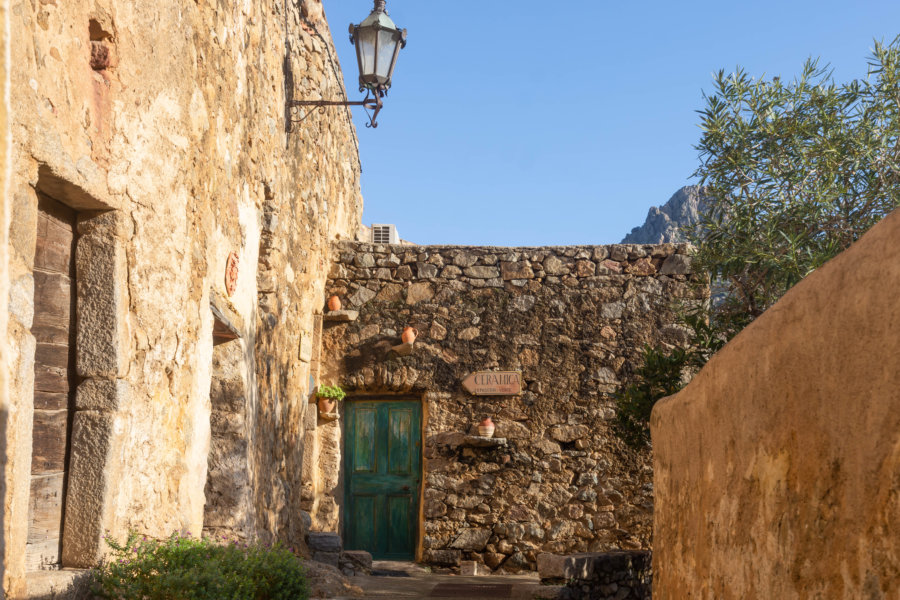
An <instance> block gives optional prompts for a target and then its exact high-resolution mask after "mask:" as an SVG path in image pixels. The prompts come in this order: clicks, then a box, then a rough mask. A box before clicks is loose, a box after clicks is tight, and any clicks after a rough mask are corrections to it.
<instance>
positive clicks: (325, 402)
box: [318, 396, 335, 415]
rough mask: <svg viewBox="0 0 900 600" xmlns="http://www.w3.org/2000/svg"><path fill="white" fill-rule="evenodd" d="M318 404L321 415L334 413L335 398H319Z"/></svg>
mask: <svg viewBox="0 0 900 600" xmlns="http://www.w3.org/2000/svg"><path fill="white" fill-rule="evenodd" d="M318 404H319V414H320V415H330V414H333V413H334V406H335V401H334V398H323V397H322V396H319V398H318Z"/></svg>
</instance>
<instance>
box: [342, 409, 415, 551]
mask: <svg viewBox="0 0 900 600" xmlns="http://www.w3.org/2000/svg"><path fill="white" fill-rule="evenodd" d="M345 419H346V430H345V432H344V473H345V482H344V490H345V502H344V548H345V549H346V550H366V551H368V552H370V553H371V554H372V556H373V557H374V558H376V559H379V560H412V559H414V558H415V553H416V540H417V539H418V524H419V490H420V485H421V481H422V405H421V403H420V402H418V401H416V400H397V399H393V398H392V399H385V400H372V399H366V400H350V401H348V402H347V403H346V409H345Z"/></svg>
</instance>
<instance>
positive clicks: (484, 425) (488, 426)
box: [478, 417, 495, 437]
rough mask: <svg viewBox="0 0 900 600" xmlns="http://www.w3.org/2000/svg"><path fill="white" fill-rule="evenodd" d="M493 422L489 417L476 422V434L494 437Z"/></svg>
mask: <svg viewBox="0 0 900 600" xmlns="http://www.w3.org/2000/svg"><path fill="white" fill-rule="evenodd" d="M494 429H495V427H494V422H493V421H491V418H490V417H485V418H484V420H483V421H482V422H481V423H479V424H478V435H480V436H481V437H494Z"/></svg>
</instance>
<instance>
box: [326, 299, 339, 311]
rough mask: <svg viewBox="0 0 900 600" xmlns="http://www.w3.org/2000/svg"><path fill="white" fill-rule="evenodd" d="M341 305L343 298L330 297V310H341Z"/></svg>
mask: <svg viewBox="0 0 900 600" xmlns="http://www.w3.org/2000/svg"><path fill="white" fill-rule="evenodd" d="M341 306H342V305H341V299H340V298H338V297H337V296H332V297H331V298H329V299H328V310H341Z"/></svg>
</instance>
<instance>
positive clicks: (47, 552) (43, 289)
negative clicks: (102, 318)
mask: <svg viewBox="0 0 900 600" xmlns="http://www.w3.org/2000/svg"><path fill="white" fill-rule="evenodd" d="M74 244H75V213H74V211H72V210H71V209H70V208H68V207H67V206H65V205H63V204H61V203H59V202H57V201H55V200H52V199H50V198H48V197H46V196H43V195H40V194H39V202H38V222H37V245H36V248H35V257H34V323H33V325H32V328H31V332H32V333H33V334H34V337H35V341H36V342H37V347H36V349H35V356H34V433H33V438H32V439H33V441H32V457H31V495H30V498H29V503H28V545H27V547H26V557H25V561H26V567H27V569H28V570H29V571H34V570H38V569H41V568H47V567H51V566H54V565H57V564H59V561H60V544H61V540H62V523H63V510H64V500H65V498H64V496H65V485H66V468H67V460H68V456H67V454H68V440H69V433H70V427H71V417H70V408H71V397H72V393H73V392H74V388H75V361H74V351H75V339H74V330H75V328H74V327H73V323H74V320H75V305H74V304H75V293H74V284H75V261H74Z"/></svg>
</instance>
